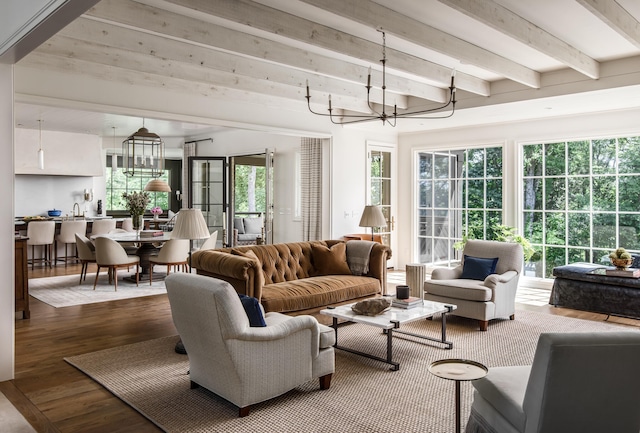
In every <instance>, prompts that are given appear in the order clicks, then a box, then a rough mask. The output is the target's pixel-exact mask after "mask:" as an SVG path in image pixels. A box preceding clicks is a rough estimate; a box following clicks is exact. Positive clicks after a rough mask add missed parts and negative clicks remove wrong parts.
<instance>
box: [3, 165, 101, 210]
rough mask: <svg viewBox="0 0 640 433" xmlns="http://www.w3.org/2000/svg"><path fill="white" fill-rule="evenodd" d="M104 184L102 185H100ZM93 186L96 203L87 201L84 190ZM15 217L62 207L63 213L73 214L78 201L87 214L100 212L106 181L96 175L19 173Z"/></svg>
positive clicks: (16, 186) (16, 181)
mask: <svg viewBox="0 0 640 433" xmlns="http://www.w3.org/2000/svg"><path fill="white" fill-rule="evenodd" d="M100 185H101V186H100ZM85 189H93V191H94V198H93V201H92V202H86V201H84V190H85ZM15 194H16V207H15V212H16V214H15V216H16V217H23V216H34V215H42V216H46V215H47V211H48V210H51V209H59V210H61V211H62V215H63V216H64V215H67V214H69V215H72V214H73V213H72V210H73V205H74V203H78V205H79V206H80V212H81V213H82V212H83V211H84V212H86V215H87V216H94V215H95V214H96V206H97V205H96V204H97V201H98V200H99V199H101V200H102V201H103V203H104V180H103V179H102V178H93V177H75V176H36V175H16V177H15Z"/></svg>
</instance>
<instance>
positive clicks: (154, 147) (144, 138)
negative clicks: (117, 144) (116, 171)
mask: <svg viewBox="0 0 640 433" xmlns="http://www.w3.org/2000/svg"><path fill="white" fill-rule="evenodd" d="M122 171H123V173H124V174H126V175H128V176H135V175H138V176H143V175H144V176H149V177H160V176H162V174H163V173H164V142H163V141H162V139H161V138H160V136H158V134H155V133H153V132H149V130H148V129H147V128H145V127H144V120H143V121H142V128H140V129H138V130H137V131H136V132H134V133H133V134H131V135H130V136H129V137H127V139H126V140H124V141H123V142H122Z"/></svg>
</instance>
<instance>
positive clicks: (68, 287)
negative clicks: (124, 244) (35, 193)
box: [29, 271, 167, 308]
mask: <svg viewBox="0 0 640 433" xmlns="http://www.w3.org/2000/svg"><path fill="white" fill-rule="evenodd" d="M129 275H130V274H129V273H127V272H122V271H121V272H118V291H116V290H115V289H114V286H113V284H109V282H108V279H107V274H106V273H104V274H103V273H101V274H100V277H99V278H98V284H97V285H96V289H95V290H93V282H94V281H95V277H96V275H95V274H92V275H87V279H86V280H85V281H83V282H82V284H80V285H79V284H78V283H79V280H80V275H62V276H57V277H46V278H31V279H30V280H29V294H30V295H31V296H33V297H34V298H36V299H38V300H40V301H42V302H45V303H47V304H49V305H51V306H53V307H56V308H60V307H69V306H72V305H82V304H93V303H96V302H105V301H115V300H118V299H129V298H137V297H139V296H151V295H160V294H162V293H167V289H166V287H165V285H164V281H162V280H161V281H154V282H153V285H151V286H150V285H149V282H148V281H147V282H140V284H139V285H138V286H137V287H136V284H135V283H132V282H128V281H122V278H123V277H127V276H129Z"/></svg>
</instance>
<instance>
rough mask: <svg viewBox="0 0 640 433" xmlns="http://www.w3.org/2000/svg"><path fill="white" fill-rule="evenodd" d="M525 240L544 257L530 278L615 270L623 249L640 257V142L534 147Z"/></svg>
mask: <svg viewBox="0 0 640 433" xmlns="http://www.w3.org/2000/svg"><path fill="white" fill-rule="evenodd" d="M522 151H523V167H522V169H523V191H522V194H523V201H522V202H523V209H522V226H523V227H524V232H523V235H524V236H525V237H527V238H528V239H529V240H530V241H531V243H532V244H533V245H534V247H535V248H536V249H537V250H539V251H540V252H541V257H540V258H539V260H538V261H536V262H535V263H531V264H529V266H527V269H526V270H525V275H526V276H533V277H546V278H549V277H551V275H552V271H553V268H554V267H555V266H561V265H565V264H568V263H573V262H592V263H601V264H608V262H609V260H608V254H609V252H610V251H611V250H613V249H615V248H617V247H618V246H620V247H624V248H626V249H628V250H630V251H635V252H640V211H639V210H640V209H639V208H638V205H637V203H638V197H639V196H640V137H624V138H603V139H592V140H580V141H559V142H553V143H538V144H527V145H524V146H523V148H522Z"/></svg>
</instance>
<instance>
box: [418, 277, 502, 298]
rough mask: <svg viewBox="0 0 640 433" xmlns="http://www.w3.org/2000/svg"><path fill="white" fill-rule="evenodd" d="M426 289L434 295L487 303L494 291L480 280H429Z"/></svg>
mask: <svg viewBox="0 0 640 433" xmlns="http://www.w3.org/2000/svg"><path fill="white" fill-rule="evenodd" d="M424 288H425V290H426V291H427V292H428V293H430V294H432V295H438V296H444V297H448V298H455V299H466V300H468V301H478V302H486V301H490V300H491V295H492V290H491V289H490V288H488V287H486V286H485V285H484V284H482V281H478V280H467V279H458V280H427V281H426V282H425V284H424Z"/></svg>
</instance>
